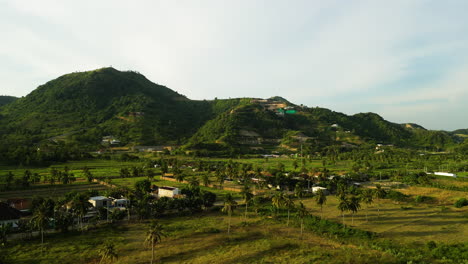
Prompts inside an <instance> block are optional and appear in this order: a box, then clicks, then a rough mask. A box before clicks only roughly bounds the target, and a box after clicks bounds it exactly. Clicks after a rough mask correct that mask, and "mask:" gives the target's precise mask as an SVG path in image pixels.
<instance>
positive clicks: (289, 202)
mask: <svg viewBox="0 0 468 264" xmlns="http://www.w3.org/2000/svg"><path fill="white" fill-rule="evenodd" d="M283 204H284V207H286V208H287V209H288V222H287V224H286V226H289V213H290V211H291V209H293V208H294V206H295V204H294V200H293V199H292V197H291V196H289V195H286V196H285V197H284V198H283Z"/></svg>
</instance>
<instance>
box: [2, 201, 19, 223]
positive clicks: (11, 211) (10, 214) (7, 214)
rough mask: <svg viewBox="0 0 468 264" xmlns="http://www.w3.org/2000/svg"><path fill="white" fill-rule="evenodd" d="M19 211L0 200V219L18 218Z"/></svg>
mask: <svg viewBox="0 0 468 264" xmlns="http://www.w3.org/2000/svg"><path fill="white" fill-rule="evenodd" d="M20 217H21V212H20V211H19V210H17V209H15V208H13V207H11V206H9V205H8V204H7V203H4V202H0V221H4V220H13V219H19V218H20Z"/></svg>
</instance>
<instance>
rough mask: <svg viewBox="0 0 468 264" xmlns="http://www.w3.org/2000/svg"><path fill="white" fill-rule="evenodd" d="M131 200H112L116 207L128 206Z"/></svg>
mask: <svg viewBox="0 0 468 264" xmlns="http://www.w3.org/2000/svg"><path fill="white" fill-rule="evenodd" d="M128 204H129V200H127V199H115V200H114V201H112V206H114V207H127V205H128Z"/></svg>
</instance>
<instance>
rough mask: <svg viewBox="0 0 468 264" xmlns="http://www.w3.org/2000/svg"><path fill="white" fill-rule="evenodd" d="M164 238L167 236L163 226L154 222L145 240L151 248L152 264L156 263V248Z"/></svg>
mask: <svg viewBox="0 0 468 264" xmlns="http://www.w3.org/2000/svg"><path fill="white" fill-rule="evenodd" d="M163 236H165V234H164V232H163V227H162V225H161V224H159V223H158V222H156V221H152V222H151V224H150V226H149V229H148V232H146V238H145V242H146V244H147V245H149V246H150V247H151V262H150V263H151V264H153V261H154V246H155V245H156V244H157V243H159V242H161V239H162V237H163Z"/></svg>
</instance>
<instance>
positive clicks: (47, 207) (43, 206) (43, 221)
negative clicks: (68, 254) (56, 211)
mask: <svg viewBox="0 0 468 264" xmlns="http://www.w3.org/2000/svg"><path fill="white" fill-rule="evenodd" d="M52 212H53V205H52V207H51V204H50V203H49V201H47V200H42V201H40V202H39V204H38V205H37V206H36V207H35V208H34V211H33V216H32V218H31V223H32V224H33V226H34V227H35V228H37V229H39V231H40V233H41V244H44V229H46V228H47V226H48V225H49V218H50V217H51V216H52Z"/></svg>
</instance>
